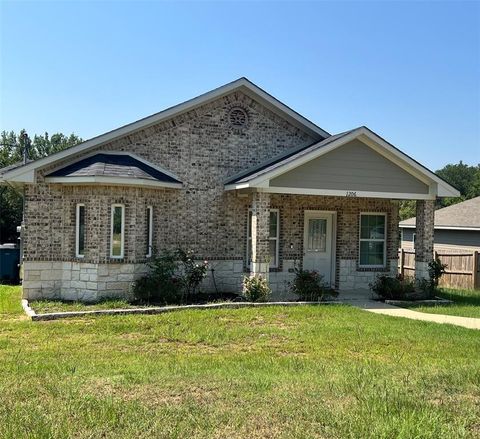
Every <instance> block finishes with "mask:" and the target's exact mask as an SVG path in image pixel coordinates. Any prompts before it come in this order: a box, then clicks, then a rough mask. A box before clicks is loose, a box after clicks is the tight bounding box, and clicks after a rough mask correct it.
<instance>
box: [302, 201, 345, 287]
mask: <svg viewBox="0 0 480 439" xmlns="http://www.w3.org/2000/svg"><path fill="white" fill-rule="evenodd" d="M309 214H313V215H315V214H319V215H325V214H327V215H331V216H332V249H331V255H332V256H331V258H332V260H331V272H330V276H331V278H330V284H331V286H332V288H335V282H336V274H337V211H336V210H304V211H303V218H304V220H303V238H302V239H303V242H302V249H303V252H305V218H306V216H307V215H309ZM303 256H304V255H302V258H303ZM302 261H303V259H302Z"/></svg>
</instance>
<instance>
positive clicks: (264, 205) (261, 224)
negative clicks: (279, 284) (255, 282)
mask: <svg viewBox="0 0 480 439" xmlns="http://www.w3.org/2000/svg"><path fill="white" fill-rule="evenodd" d="M269 227H270V194H267V193H264V192H254V193H253V194H252V267H251V270H250V272H251V274H252V275H262V277H264V278H266V279H267V280H268V272H269V268H270V261H269V257H270V251H269V239H268V238H269Z"/></svg>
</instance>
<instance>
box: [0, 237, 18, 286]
mask: <svg viewBox="0 0 480 439" xmlns="http://www.w3.org/2000/svg"><path fill="white" fill-rule="evenodd" d="M19 263H20V249H19V248H18V247H17V246H16V245H15V244H2V245H0V281H1V282H18V280H19V267H18V264H19Z"/></svg>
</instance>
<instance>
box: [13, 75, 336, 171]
mask: <svg viewBox="0 0 480 439" xmlns="http://www.w3.org/2000/svg"><path fill="white" fill-rule="evenodd" d="M241 87H245V89H247V90H249V91H250V92H252V93H253V94H254V95H257V96H258V97H260V98H261V99H263V100H265V101H266V102H268V103H269V104H270V105H271V106H272V107H274V108H275V109H277V111H280V112H281V113H284V114H286V115H287V116H289V117H290V118H292V119H293V120H295V121H297V123H299V124H300V125H301V126H303V127H305V128H307V129H310V130H311V131H312V132H314V133H316V134H317V135H318V136H319V137H323V138H326V137H330V134H329V133H327V132H326V131H324V130H322V129H321V128H320V127H317V126H316V125H315V124H313V123H312V122H310V121H309V120H308V119H306V118H304V117H303V116H301V115H300V114H298V113H296V112H295V111H293V110H292V109H291V108H289V107H287V106H286V105H285V104H283V103H281V102H280V101H279V100H277V99H275V98H274V97H273V96H271V95H269V94H268V93H266V92H265V91H263V90H262V89H261V88H259V87H257V86H256V85H255V84H253V83H252V82H250V81H249V80H248V79H246V78H240V79H237V80H236V81H233V82H230V83H229V84H226V85H223V86H221V87H218V88H216V89H214V90H212V91H209V92H207V93H204V94H202V95H200V96H197V97H196V98H193V99H190V100H188V101H186V102H183V103H181V104H178V105H175V106H173V107H170V108H167V109H166V110H163V111H161V112H159V113H156V114H153V115H151V116H148V117H145V118H143V119H140V120H138V121H136V122H133V123H130V124H128V125H124V126H122V127H120V128H117V129H114V130H112V131H109V132H107V133H105V134H101V135H99V136H97V137H94V138H92V139H89V140H87V141H85V142H83V143H80V144H78V145H76V146H72V147H71V148H68V149H65V150H63V151H59V152H57V153H55V154H52V155H50V156H48V157H44V158H42V159H38V160H35V161H34V162H31V163H29V164H28V165H25V166H22V167H21V168H17V169H13V170H11V171H7V172H6V173H5V174H4V175H5V176H8V179H10V178H12V177H14V176H17V175H20V174H23V173H25V172H26V171H30V170H35V169H38V168H42V167H44V166H47V165H49V164H51V163H55V162H57V161H59V160H63V159H65V158H67V157H69V156H71V155H76V154H79V153H82V152H84V151H87V150H88V149H90V148H94V147H98V146H101V145H104V144H106V143H109V142H111V141H113V140H116V139H118V138H121V137H124V136H127V135H130V134H132V133H134V132H136V131H139V130H142V129H145V128H148V127H150V126H152V125H155V124H157V123H159V122H162V121H164V120H166V119H169V118H172V117H174V116H176V115H178V114H181V113H184V112H186V111H189V110H191V109H193V108H195V107H198V106H200V105H204V104H206V103H208V102H211V101H213V100H215V99H218V98H220V97H221V96H223V95H226V94H228V93H231V92H233V91H234V90H237V89H241Z"/></svg>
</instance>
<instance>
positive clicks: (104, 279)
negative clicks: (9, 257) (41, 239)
mask: <svg viewBox="0 0 480 439" xmlns="http://www.w3.org/2000/svg"><path fill="white" fill-rule="evenodd" d="M23 269H24V273H25V274H24V279H23V298H24V299H29V300H34V299H63V300H78V301H82V302H96V301H99V300H102V299H104V298H107V297H108V298H110V297H117V298H129V297H130V294H131V289H130V288H131V285H132V282H133V281H134V280H135V279H136V278H137V277H139V276H141V275H142V274H143V273H145V272H146V267H145V265H144V264H92V263H83V262H55V261H54V262H31V261H30V262H24V267H23Z"/></svg>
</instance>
